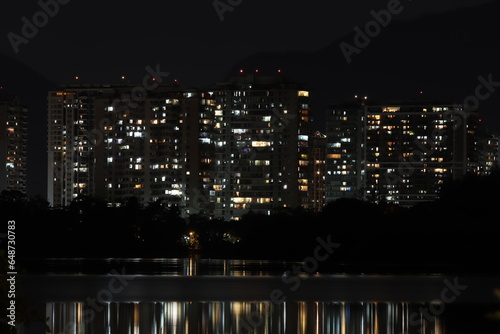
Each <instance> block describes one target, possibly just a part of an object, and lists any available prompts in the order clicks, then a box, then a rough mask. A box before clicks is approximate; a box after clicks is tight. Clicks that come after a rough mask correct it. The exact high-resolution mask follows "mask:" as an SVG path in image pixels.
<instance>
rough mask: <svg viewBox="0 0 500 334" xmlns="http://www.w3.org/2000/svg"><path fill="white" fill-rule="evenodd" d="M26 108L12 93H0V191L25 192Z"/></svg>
mask: <svg viewBox="0 0 500 334" xmlns="http://www.w3.org/2000/svg"><path fill="white" fill-rule="evenodd" d="M27 117H28V109H27V108H26V107H25V106H23V105H22V104H21V103H20V102H19V99H18V98H17V97H16V96H14V95H9V94H0V159H1V160H2V163H1V168H2V172H1V173H0V191H2V190H15V191H20V192H22V193H26V177H27V134H28V126H27Z"/></svg>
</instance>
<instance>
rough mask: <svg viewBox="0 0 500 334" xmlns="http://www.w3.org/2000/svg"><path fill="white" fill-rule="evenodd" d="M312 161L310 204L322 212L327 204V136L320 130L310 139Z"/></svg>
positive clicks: (312, 207)
mask: <svg viewBox="0 0 500 334" xmlns="http://www.w3.org/2000/svg"><path fill="white" fill-rule="evenodd" d="M310 142H311V143H310V147H311V151H310V158H311V159H310V161H311V167H312V173H311V190H310V192H309V193H310V203H311V204H310V206H311V209H312V210H313V211H314V212H320V211H321V210H323V207H324V206H325V205H326V174H327V173H326V170H327V169H326V145H327V137H326V135H325V134H323V133H321V132H320V131H316V132H314V133H313V134H312V136H311V139H310Z"/></svg>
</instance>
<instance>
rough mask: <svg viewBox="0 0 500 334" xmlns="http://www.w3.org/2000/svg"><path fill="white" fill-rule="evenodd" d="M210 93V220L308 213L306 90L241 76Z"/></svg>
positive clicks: (280, 81)
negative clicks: (212, 154) (212, 102)
mask: <svg viewBox="0 0 500 334" xmlns="http://www.w3.org/2000/svg"><path fill="white" fill-rule="evenodd" d="M213 93H214V95H215V100H216V109H215V120H214V143H215V161H214V185H213V192H212V198H213V202H214V204H215V212H214V213H215V216H218V217H223V218H225V219H239V218H240V217H241V216H242V215H243V214H245V213H247V212H249V211H253V212H259V213H265V214H269V213H270V212H271V211H272V210H273V209H277V208H284V207H298V206H303V207H306V208H308V207H309V206H310V201H309V194H308V193H309V187H310V175H309V174H310V172H309V167H310V166H309V149H308V146H309V129H308V124H309V117H310V115H309V109H310V107H309V91H307V90H306V89H305V87H303V86H302V85H300V84H297V83H294V82H291V81H289V80H288V79H287V78H286V77H283V76H261V75H245V74H242V75H240V76H238V77H233V78H231V79H230V80H229V81H228V82H222V83H219V84H217V86H216V87H214V90H213Z"/></svg>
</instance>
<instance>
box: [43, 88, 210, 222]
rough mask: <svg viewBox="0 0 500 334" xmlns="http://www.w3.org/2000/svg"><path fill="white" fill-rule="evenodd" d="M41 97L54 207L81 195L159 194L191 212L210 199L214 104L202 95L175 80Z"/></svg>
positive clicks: (111, 200)
mask: <svg viewBox="0 0 500 334" xmlns="http://www.w3.org/2000/svg"><path fill="white" fill-rule="evenodd" d="M48 102H49V117H48V123H49V124H48V127H49V132H48V133H49V147H48V153H49V159H48V181H49V182H48V200H49V202H51V203H52V205H53V206H56V207H57V206H67V205H69V203H70V202H71V201H72V200H74V199H75V198H76V197H77V196H79V195H88V196H95V197H98V198H101V199H103V200H105V201H106V202H108V204H109V205H119V204H120V203H122V202H124V201H126V200H127V199H129V198H131V197H135V198H137V199H138V200H139V201H140V202H142V203H147V202H153V201H156V200H159V199H163V200H165V201H167V202H168V203H170V204H177V205H179V206H181V207H183V208H185V209H186V210H189V209H190V208H192V210H193V211H195V212H197V211H199V210H200V205H199V204H195V203H194V202H192V201H193V200H194V199H196V202H197V203H198V202H199V201H200V198H208V197H209V187H210V182H211V181H210V178H209V177H208V176H207V173H208V170H207V168H209V167H208V166H207V165H209V162H210V159H212V157H211V156H210V154H211V152H212V151H213V150H211V149H210V146H211V145H212V142H211V138H210V136H211V135H210V132H211V130H210V127H211V120H212V118H213V116H212V114H211V113H212V111H213V106H214V101H213V99H212V98H210V97H207V96H206V94H204V93H202V92H199V91H197V90H195V89H184V88H180V87H178V86H177V85H168V86H167V85H158V86H157V87H156V88H155V89H154V90H146V89H138V88H137V87H136V86H133V85H68V86H64V87H62V89H61V90H60V91H53V92H50V93H49V97H48ZM206 207H208V206H206Z"/></svg>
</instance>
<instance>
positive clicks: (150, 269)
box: [23, 257, 302, 276]
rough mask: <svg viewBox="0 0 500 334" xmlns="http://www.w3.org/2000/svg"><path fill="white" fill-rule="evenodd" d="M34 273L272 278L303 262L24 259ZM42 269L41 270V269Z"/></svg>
mask: <svg viewBox="0 0 500 334" xmlns="http://www.w3.org/2000/svg"><path fill="white" fill-rule="evenodd" d="M23 261H24V263H25V264H26V265H28V266H29V267H30V268H31V269H32V270H31V271H32V273H36V272H37V271H38V272H41V273H43V274H105V273H107V272H109V270H110V268H125V269H126V272H127V273H130V274H147V275H169V276H205V275H211V276H270V275H281V274H282V273H283V272H284V271H285V270H287V269H289V268H291V267H292V266H293V265H294V264H298V265H301V264H302V263H301V262H292V261H269V260H240V259H200V258H196V257H189V258H105V259H90V258H78V259H73V258H68V259H66V258H51V259H24V260H23ZM37 268H39V269H37Z"/></svg>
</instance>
